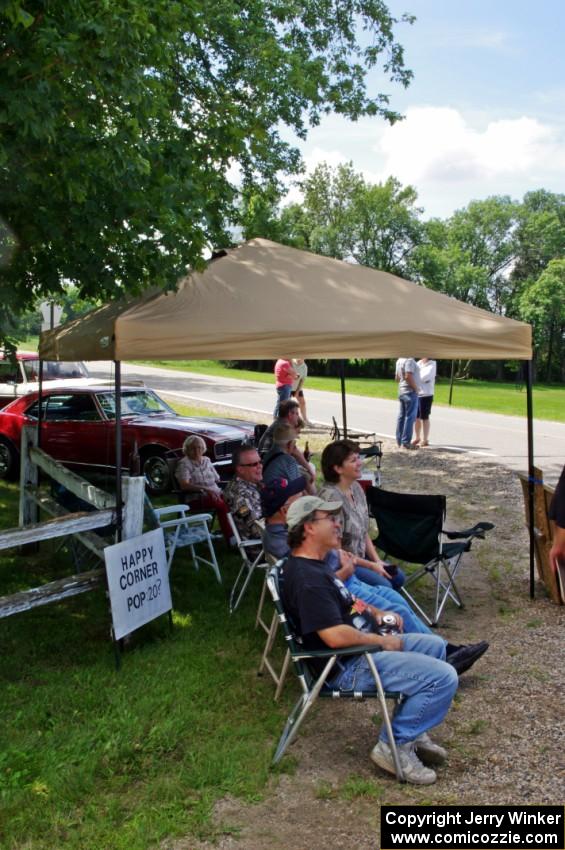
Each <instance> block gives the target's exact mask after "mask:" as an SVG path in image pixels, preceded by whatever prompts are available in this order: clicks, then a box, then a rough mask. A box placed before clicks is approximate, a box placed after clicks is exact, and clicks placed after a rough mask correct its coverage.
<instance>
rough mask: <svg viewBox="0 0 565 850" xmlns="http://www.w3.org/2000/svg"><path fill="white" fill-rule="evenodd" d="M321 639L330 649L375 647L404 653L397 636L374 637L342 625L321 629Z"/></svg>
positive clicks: (319, 635) (319, 633) (344, 624)
mask: <svg viewBox="0 0 565 850" xmlns="http://www.w3.org/2000/svg"><path fill="white" fill-rule="evenodd" d="M318 637H320V638H321V639H322V640H323V641H324V643H325V644H326V646H327V647H328V648H329V649H345V648H346V647H349V646H370V645H372V644H373V645H374V646H375V647H378V648H380V649H386V650H388V651H389V652H402V649H403V643H402V640H401V639H400V638H399V637H398V636H397V635H374V634H372V633H366V632H360V631H359V630H358V629H355V628H353V626H348V625H347V624H346V623H342V624H341V625H340V626H331V627H330V628H329V629H320V631H319V632H318Z"/></svg>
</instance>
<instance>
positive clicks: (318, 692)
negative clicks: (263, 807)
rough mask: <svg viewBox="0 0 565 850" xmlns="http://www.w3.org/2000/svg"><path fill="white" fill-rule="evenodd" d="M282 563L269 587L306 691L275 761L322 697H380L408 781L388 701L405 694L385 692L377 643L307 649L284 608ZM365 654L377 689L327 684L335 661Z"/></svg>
mask: <svg viewBox="0 0 565 850" xmlns="http://www.w3.org/2000/svg"><path fill="white" fill-rule="evenodd" d="M282 566H284V561H279V562H278V563H277V564H276V565H275V566H274V567H272V568H271V569H270V570H269V573H268V575H267V586H268V588H269V592H270V594H271V596H272V598H273V604H274V606H275V610H276V612H277V616H278V619H279V622H280V624H281V626H282V629H283V632H284V637H285V640H286V643H287V646H288V649H289V651H290V657H291V659H292V662H293V664H294V669H295V672H296V675H297V676H298V680H299V682H300V687H301V688H302V693H301V695H300V697H299V699H298V702H297V703H296V705H295V706H294V708H293V709H292V711H291V712H290V714H289V716H288V720H287V721H286V724H285V727H284V729H283V733H282V735H281V737H280V740H279V743H278V745H277V749H276V751H275V755H274V757H273V764H277V762H279V761H280V760H281V758H282V757H283V755H284V754H285V752H286V750H287V748H288V747H289V746H290V744H291V743H292V741H293V740H294V739H295V738H296V735H297V734H298V730H299V729H300V726H301V725H302V721H303V720H304V718H305V717H306V715H307V714H308V712H309V711H310V709H311V708H312V706H313V705H314V703H315V702H316V700H317V698H318V697H330V698H331V699H338V698H339V699H358V700H362V699H369V698H373V699H374V698H376V699H378V700H379V703H380V707H381V711H382V715H383V720H384V724H385V727H386V732H387V736H388V740H389V743H390V749H391V752H392V756H393V759H394V766H395V768H396V777H397V779H398V781H399V782H404V774H403V772H402V768H401V766H400V759H399V758H398V751H397V748H396V741H395V740H394V735H393V733H392V726H391V722H390V717H389V713H388V706H387V704H386V701H387V699H393V700H395V702H398V700H399V699H400V696H401V695H400V694H397V693H385V691H384V689H383V686H382V682H381V678H380V676H379V673H378V670H377V668H376V666H375V662H374V661H373V655H372V653H374V651H375V646H374V645H373V646H355V647H349V648H347V649H326V650H315V651H314V650H306V649H304V647H303V646H302V644H301V640H300V638H299V636H298V635H297V634H296V632H295V629H294V624H293V623H292V620H291V618H290V617H289V616H287V614H286V612H285V610H284V606H283V603H282V600H281V597H280V588H281V585H282V581H284V574H283V571H282V570H281V567H282ZM361 653H363V654H364V655H365V657H366V658H367V663H368V665H369V669H370V670H371V673H372V674H373V678H374V680H375V687H374V688H371V690H367V691H351V690H342V689H340V688H332V687H331V686H330V685H328V684H326V683H327V680H328V678H329V677H330V673H331V672H332V670H333V667H334V664H335V662H336V661H337V659H338V658H345V657H347V656H350V655H360V654H361ZM313 659H321V660H324V661H325V662H326V663H325V664H324V668H323V670H322V672H321V673H320V674H319V675H317V674H316V673H314V672H313V671H312V669H311V667H310V665H309V661H312V660H313Z"/></svg>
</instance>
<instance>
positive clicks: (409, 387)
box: [395, 357, 420, 449]
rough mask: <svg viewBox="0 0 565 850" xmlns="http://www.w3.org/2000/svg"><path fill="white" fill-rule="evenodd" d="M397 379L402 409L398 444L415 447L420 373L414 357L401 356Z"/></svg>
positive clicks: (398, 420)
mask: <svg viewBox="0 0 565 850" xmlns="http://www.w3.org/2000/svg"><path fill="white" fill-rule="evenodd" d="M395 380H396V381H397V382H398V401H399V404H400V410H399V411H398V419H397V421H396V444H397V445H398V446H399V447H401V448H403V449H415V448H417V446H413V445H412V431H413V429H414V422H415V420H416V414H417V413H418V391H419V389H420V373H419V370H418V364H417V363H416V361H415V360H414V358H413V357H399V358H398V360H397V361H396V369H395Z"/></svg>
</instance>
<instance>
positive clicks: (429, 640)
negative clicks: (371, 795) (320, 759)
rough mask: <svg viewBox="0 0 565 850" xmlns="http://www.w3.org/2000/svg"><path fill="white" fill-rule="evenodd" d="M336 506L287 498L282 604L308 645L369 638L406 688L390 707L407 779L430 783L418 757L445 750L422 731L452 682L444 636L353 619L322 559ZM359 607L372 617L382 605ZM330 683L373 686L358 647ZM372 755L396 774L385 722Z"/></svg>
mask: <svg viewBox="0 0 565 850" xmlns="http://www.w3.org/2000/svg"><path fill="white" fill-rule="evenodd" d="M340 509H341V503H338V502H324V501H323V500H322V499H320V498H319V497H317V496H302V497H301V498H299V499H297V500H296V501H295V502H293V503H292V504H291V505H290V507H289V509H288V511H287V515H286V521H287V526H288V533H289V545H290V548H291V554H290V556H289V557H288V559H287V560H286V561H285V563H284V565H283V568H282V572H283V582H282V600H283V604H284V606H285V608H286V610H287V612H288V613H289V614H290V616H291V617H292V619H293V621H294V622H295V623H296V626H297V629H298V632H299V634H300V635H301V636H302V639H303V641H304V646H305V648H306V649H320V648H323V649H327V648H328V647H330V648H331V649H342V648H345V647H351V646H366V645H368V644H374V645H375V652H374V653H373V656H372V657H373V660H374V662H375V665H376V667H377V670H378V671H379V675H380V677H381V680H382V684H383V687H384V688H385V690H387V691H391V692H397V693H401V694H403V696H404V698H403V700H402V701H401V703H400V705H399V706H398V707H397V709H396V711H395V714H394V717H393V720H392V729H393V733H394V737H395V740H396V743H397V745H398V751H399V756H400V763H401V765H402V769H403V772H404V776H405V779H406V781H408V782H412V783H415V784H418V785H429V784H431V783H433V782H435V781H436V778H437V777H436V773H435V771H434V770H432V769H431V768H429V767H426V766H425V765H424V764H423V763H422V761H420V759H422V760H423V761H427V762H428V763H435V764H437V763H441V762H442V761H443V760H444V759H445V757H446V755H447V754H446V752H445V750H444V749H443V747H440V746H438V745H437V744H435V743H434V742H433V741H432V740H431V739H430V738H429V736H428V734H427V732H428V730H429V729H431V728H432V727H434V726H437V725H438V724H439V723H441V721H442V720H443V718H444V717H445V715H446V714H447V711H448V710H449V707H450V705H451V701H452V699H453V696H454V694H455V691H456V690H457V684H458V678H457V673H456V672H455V670H454V668H453V667H452V666H451V665H449V664H446V662H445V642H444V641H443V640H442V639H441V638H440V637H437V636H435V635H422V634H397V635H391V634H385V635H380V634H375V633H372V632H370V633H367V632H365V631H361V630H359V629H358V628H356V626H355V625H353V618H354V612H353V610H352V607H353V604H354V598H353V597H352V596H351V594H350V593H349V592H348V590H347V588H346V587H345V586H344V585H343V583H342V582H341V581H340V580H339V579H338V578H336V576H335V574H334V573H333V572H332V571H331V570H330V569H329V568H328V566H327V564H326V562H325V558H326V555H327V554H328V552H329V551H330V550H331V549H336V548H337V546H338V520H337V514H338V513H339V510H340ZM365 607H366V608H368V613H369V614H370V615H372V616H373V617H375V618H376V619H377V620H378V618H379V617H380V615H381V614H382V612H381V611H379V610H377V609H375V608H373V607H372V606H365ZM329 684H330V685H331V686H332V687H334V688H342V689H347V690H350V689H352V690H360V691H362V690H368V689H370V690H373V689H374V687H375V683H374V680H373V677H372V674H371V671H370V668H369V665H368V663H367V659H366V658H365V656H364V655H363V654H360V655H354V656H348V657H347V658H343V659H341V660H340V662H339V670H338V672H337V673H336V674H335V676H334V677H333V678H332V679H331V680H330V682H329ZM371 758H372V760H373V761H374V762H375V764H377V765H378V766H379V767H381V768H383V769H384V770H386V771H387V772H388V773H392V774H395V767H394V761H393V758H392V753H391V750H390V747H389V745H388V741H387V736H386V730H385V729H384V727H383V729H381V732H380V736H379V740H378V742H377V744H376V746H375V747H374V748H373V750H372V752H371Z"/></svg>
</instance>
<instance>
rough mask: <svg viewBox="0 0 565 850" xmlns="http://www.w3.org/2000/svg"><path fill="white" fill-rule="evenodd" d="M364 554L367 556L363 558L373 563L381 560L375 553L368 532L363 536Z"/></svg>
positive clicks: (379, 562) (378, 562)
mask: <svg viewBox="0 0 565 850" xmlns="http://www.w3.org/2000/svg"><path fill="white" fill-rule="evenodd" d="M365 554H366V555H367V558H366V559H365V560H367V561H369V562H373V564H382V561H381V559H380V558H379V556H378V554H377V550H376V549H375V544H374V543H373V541H372V540H371V538H370V537H369V534H367V535H366V536H365ZM360 566H362V567H364V566H369V565H368V564H367V565H366V564H360ZM369 569H373V566H369ZM377 572H378V570H377ZM381 575H382V573H381Z"/></svg>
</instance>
